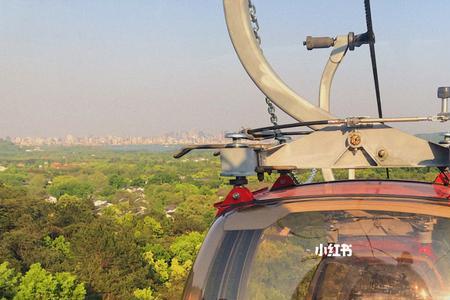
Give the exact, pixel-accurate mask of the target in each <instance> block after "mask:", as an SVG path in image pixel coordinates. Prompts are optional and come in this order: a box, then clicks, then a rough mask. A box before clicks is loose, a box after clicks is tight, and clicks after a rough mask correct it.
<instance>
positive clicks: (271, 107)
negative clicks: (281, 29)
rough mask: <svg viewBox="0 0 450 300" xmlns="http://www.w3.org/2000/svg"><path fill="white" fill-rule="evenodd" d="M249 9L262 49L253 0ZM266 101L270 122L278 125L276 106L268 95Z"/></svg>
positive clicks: (256, 36) (249, 3) (249, 1)
mask: <svg viewBox="0 0 450 300" xmlns="http://www.w3.org/2000/svg"><path fill="white" fill-rule="evenodd" d="M248 11H249V14H250V21H251V24H252V29H253V34H254V35H255V39H256V41H257V42H258V45H259V47H260V49H261V37H260V35H259V23H258V18H257V17H256V7H255V5H254V4H253V2H252V1H251V0H248ZM261 51H262V49H261ZM266 103H267V112H268V113H269V115H270V122H271V123H272V124H273V125H278V117H277V115H276V114H275V106H274V105H273V103H272V101H271V100H270V99H269V97H267V96H266Z"/></svg>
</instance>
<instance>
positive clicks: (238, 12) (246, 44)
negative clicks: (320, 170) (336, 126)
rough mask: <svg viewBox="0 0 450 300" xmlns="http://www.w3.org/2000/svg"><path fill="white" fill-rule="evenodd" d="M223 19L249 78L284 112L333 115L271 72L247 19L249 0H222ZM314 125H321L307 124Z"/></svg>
mask: <svg viewBox="0 0 450 300" xmlns="http://www.w3.org/2000/svg"><path fill="white" fill-rule="evenodd" d="M223 4H224V10H225V20H226V22H227V27H228V33H229V34H230V38H231V41H232V43H233V46H234V49H235V50H236V53H237V55H238V57H239V59H240V61H241V63H242V65H243V66H244V68H245V70H246V71H247V73H248V75H249V76H250V78H251V79H252V80H253V82H254V83H255V84H256V85H257V86H258V88H259V89H260V90H261V91H262V92H263V93H264V94H265V95H266V96H267V97H268V98H269V99H270V100H271V101H273V103H275V104H276V105H277V106H278V107H279V108H280V109H282V110H283V111H284V112H285V113H287V114H288V115H290V116H291V117H293V118H294V119H296V120H298V121H300V122H302V121H310V120H325V119H332V118H333V117H332V116H331V115H330V114H329V113H328V112H326V111H325V110H323V109H321V108H319V107H317V106H316V105H313V104H311V103H310V102H308V101H307V100H305V99H304V98H302V97H301V96H299V95H297V94H296V93H295V92H294V91H293V90H292V89H290V88H289V87H288V86H287V85H286V84H285V83H284V82H283V81H282V80H281V78H280V77H278V75H277V74H276V73H275V72H274V70H273V69H272V67H271V66H270V65H269V63H268V62H267V60H266V59H265V57H264V55H263V54H262V52H261V49H260V48H259V45H258V43H257V41H256V39H255V36H254V34H253V30H252V27H251V23H250V16H249V9H248V7H249V6H248V0H224V1H223ZM310 127H311V128H313V129H318V128H322V127H323V126H315V125H313V126H310Z"/></svg>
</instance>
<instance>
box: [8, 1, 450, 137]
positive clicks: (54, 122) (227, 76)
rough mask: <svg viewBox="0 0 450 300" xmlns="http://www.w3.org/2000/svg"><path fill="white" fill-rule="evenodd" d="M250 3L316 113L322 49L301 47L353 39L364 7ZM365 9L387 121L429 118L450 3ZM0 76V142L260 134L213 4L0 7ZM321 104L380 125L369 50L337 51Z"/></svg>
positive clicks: (262, 109)
mask: <svg viewBox="0 0 450 300" xmlns="http://www.w3.org/2000/svg"><path fill="white" fill-rule="evenodd" d="M254 2H255V4H256V6H257V15H258V19H259V22H260V26H261V36H262V40H263V49H264V53H265V55H266V56H267V57H268V59H269V61H270V62H271V64H272V66H273V67H274V69H275V70H276V71H277V72H278V73H279V74H280V76H281V77H282V78H284V79H285V81H286V82H287V83H288V84H289V85H290V86H291V87H292V88H293V89H295V90H296V91H298V92H299V93H300V94H301V95H303V96H304V97H306V98H308V99H310V101H312V102H314V103H316V102H317V97H318V85H319V80H320V75H321V73H322V70H323V67H324V65H325V62H326V60H327V58H328V55H329V50H315V51H309V52H308V51H306V49H305V48H304V47H303V46H302V41H303V40H304V37H305V36H306V35H331V36H335V35H337V34H346V33H348V32H349V31H354V32H356V33H360V32H363V31H364V30H365V20H364V8H363V1H362V0H358V1H353V0H352V1H350V0H345V1H342V0H334V1H331V0H329V1H325V0H323V1H306V0H305V1H300V0H299V1H293V0H292V1H273V0H272V1H269V0H255V1H254ZM372 11H373V19H374V21H373V23H374V28H375V33H376V37H377V44H376V48H377V59H378V63H379V76H380V85H381V93H382V98H383V103H384V113H385V115H386V116H397V115H402V116H410V115H431V114H435V113H437V112H438V110H439V109H440V107H439V102H438V100H437V98H436V89H437V87H438V86H439V85H450V54H449V46H450V31H449V29H450V18H449V13H448V12H449V11H450V1H445V0H442V1H422V0H421V1H419V0H416V1H411V0H407V1H406V0H403V1H400V0H397V1H394V0H373V1H372ZM0 66H1V68H0V70H1V71H0V99H1V100H0V103H1V106H0V136H7V135H10V136H16V135H20V136H25V135H36V136H61V135H65V134H68V133H71V134H74V135H88V134H95V135H106V134H113V135H145V136H150V135H157V134H161V133H165V132H170V131H177V130H189V129H194V128H196V129H203V130H205V131H209V132H214V131H219V130H234V129H239V128H240V127H241V126H258V125H265V124H268V116H267V113H266V106H265V104H264V98H263V96H262V94H261V93H260V92H259V90H258V89H257V88H256V87H255V86H254V85H253V83H252V82H251V81H250V79H249V78H248V77H247V75H246V74H245V72H244V70H243V68H242V67H241V65H240V63H239V62H238V60H237V57H236V55H235V53H234V50H233V49H232V47H231V43H230V41H229V37H228V33H227V31H226V26H225V21H224V18H223V8H222V2H221V1H219V0H202V1H200V0H189V1H188V0H185V1H175V0H173V1H169V0H147V1H130V0H126V1H125V0H123V1H109V0H108V1H107V0H105V1H96V0H89V1H50V0H48V1H47V0H36V1H0ZM331 107H332V112H333V113H334V114H335V115H337V116H351V115H372V116H375V115H376V104H375V97H374V91H373V82H372V73H371V67H370V59H369V53H368V47H367V46H363V47H361V48H359V49H357V50H356V51H353V52H349V53H348V54H347V56H346V58H345V61H344V63H343V64H342V65H341V68H340V69H339V70H338V73H337V74H336V78H335V82H334V85H333V89H332V104H331ZM281 119H282V120H284V121H290V120H289V119H288V118H281ZM448 127H449V125H448V124H447V125H443V124H436V125H431V126H430V125H428V124H422V125H420V126H419V125H417V124H416V125H412V126H408V127H403V128H405V129H407V130H409V131H415V132H429V131H433V130H440V131H442V130H447V129H448Z"/></svg>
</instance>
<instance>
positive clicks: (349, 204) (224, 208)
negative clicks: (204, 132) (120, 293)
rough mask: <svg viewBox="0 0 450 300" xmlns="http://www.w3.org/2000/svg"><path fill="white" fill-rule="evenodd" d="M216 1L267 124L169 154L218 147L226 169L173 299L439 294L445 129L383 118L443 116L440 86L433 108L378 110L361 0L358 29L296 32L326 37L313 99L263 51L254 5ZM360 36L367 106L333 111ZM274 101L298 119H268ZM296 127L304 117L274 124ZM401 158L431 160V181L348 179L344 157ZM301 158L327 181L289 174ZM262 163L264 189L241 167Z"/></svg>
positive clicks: (394, 162)
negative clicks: (360, 112)
mask: <svg viewBox="0 0 450 300" xmlns="http://www.w3.org/2000/svg"><path fill="white" fill-rule="evenodd" d="M223 3H224V10H225V19H226V23H227V27H228V32H229V34H230V38H231V41H232V43H233V47H234V49H235V50H236V54H237V56H238V58H239V60H240V61H241V63H242V65H243V67H244V69H245V70H246V72H247V74H248V75H249V76H250V78H251V79H252V81H253V82H254V83H255V84H256V86H257V87H258V88H259V89H260V90H261V92H262V93H263V94H264V96H265V100H266V103H267V105H268V106H269V108H268V112H269V114H270V121H271V123H272V125H271V126H267V127H262V128H255V129H248V128H247V129H243V130H240V131H239V132H236V133H230V134H227V137H228V138H231V139H232V141H231V142H230V143H228V144H210V145H192V146H187V147H185V148H183V149H181V151H180V152H179V153H178V154H176V155H175V157H176V158H179V157H181V156H183V155H185V154H186V153H188V152H189V151H191V150H194V149H217V150H216V151H217V152H216V154H217V155H220V159H221V162H222V173H221V175H222V176H229V177H233V178H234V179H232V180H230V183H231V184H232V185H233V186H234V187H233V188H232V190H231V192H230V193H229V195H228V196H227V198H226V199H225V200H224V201H223V202H221V203H218V204H217V205H216V207H217V208H218V217H217V219H216V220H215V222H214V224H213V225H212V227H211V229H210V231H209V233H208V235H207V236H206V239H205V241H204V243H203V245H202V247H201V249H200V252H199V254H198V257H197V259H196V262H195V264H194V266H193V269H192V271H191V274H190V276H189V278H188V281H187V283H186V287H185V291H184V296H183V297H184V299H186V300H187V299H189V300H197V299H202V300H203V299H205V300H218V299H224V300H234V299H258V300H264V299H277V300H278V299H289V300H297V299H311V300H315V299H319V300H334V299H338V300H359V299H365V300H370V299H396V300H398V299H408V300H411V299H412V300H414V299H423V300H425V299H442V300H444V299H446V300H447V299H450V187H449V173H448V169H449V167H450V148H449V147H450V133H446V134H443V139H442V140H441V141H439V142H436V141H435V142H431V141H426V140H424V139H420V138H418V137H416V136H413V135H410V134H407V133H404V132H402V131H400V130H397V129H394V128H392V127H390V126H388V125H387V124H389V123H397V122H439V123H444V122H447V121H449V120H450V113H449V110H448V99H450V87H440V88H438V93H437V96H438V98H440V100H441V111H440V113H438V114H436V115H433V116H422V117H404V116H402V117H391V118H384V117H383V114H382V106H381V96H380V95H381V94H380V88H379V83H378V71H377V65H376V59H375V46H374V45H375V34H374V31H373V25H372V17H371V9H370V2H369V0H364V9H365V16H366V25H367V30H366V31H365V32H363V33H360V34H355V33H354V32H349V33H348V34H343V35H337V36H336V37H311V36H309V37H307V38H306V41H305V43H304V45H305V46H306V48H307V49H308V50H313V49H320V48H332V51H331V54H330V57H329V59H328V61H327V63H326V65H325V69H324V71H323V73H322V78H321V80H320V90H319V101H318V106H316V105H314V104H312V103H311V102H310V101H308V100H307V99H305V98H303V97H302V96H300V95H299V94H297V93H296V92H294V91H293V90H292V89H291V88H289V87H288V86H287V85H286V84H285V83H284V82H283V81H282V79H281V78H280V77H279V76H278V75H277V74H276V73H275V71H274V70H273V68H272V67H271V66H270V64H269V63H268V61H267V60H266V58H265V57H264V54H263V51H262V49H261V36H260V34H259V28H260V25H259V23H258V19H257V16H256V9H255V6H254V5H253V4H252V3H251V2H250V1H249V0H224V2H223ZM343 5H344V4H343ZM300 19H301V16H300ZM363 45H368V46H369V50H370V58H371V62H372V72H373V78H374V87H375V95H376V100H377V108H378V117H376V118H371V117H362V116H359V117H358V116H356V117H355V116H350V117H346V118H336V117H334V116H333V115H332V114H331V112H330V91H331V85H332V81H333V77H334V75H335V73H336V71H337V69H338V67H339V65H340V64H341V63H342V62H343V59H344V56H345V55H346V54H348V53H350V52H351V51H353V50H355V49H357V48H359V47H362V46H363ZM348 98H349V99H350V98H352V95H351V93H349V95H348ZM353 100H354V99H353ZM274 105H276V106H277V107H278V108H280V109H281V110H282V111H284V112H285V113H287V114H288V115H289V116H291V117H292V118H293V119H295V120H296V121H297V122H296V123H291V124H281V125H280V124H278V123H277V122H278V119H277V116H276V114H275V108H274ZM246 113H247V112H246ZM297 127H303V128H304V127H308V128H306V129H307V130H306V131H305V130H302V131H285V130H286V129H291V128H297ZM447 129H448V127H447ZM292 136H297V137H299V138H297V139H293V138H292ZM267 140H272V141H271V142H269V143H267ZM402 167H407V168H416V167H433V168H438V169H439V170H440V172H441V175H440V176H439V177H438V179H437V180H436V182H435V183H434V184H428V183H419V182H406V181H390V180H373V181H360V180H355V169H363V168H369V169H370V168H386V171H387V172H386V175H387V179H389V171H388V170H389V168H402ZM301 169H303V170H304V169H313V170H317V169H321V170H322V175H323V177H324V180H325V181H326V182H324V183H316V184H299V183H298V182H296V180H295V177H293V176H292V174H293V173H292V172H293V171H295V170H301ZM334 169H348V171H349V179H351V180H349V181H343V182H342V181H341V182H336V181H334V180H335V178H334V174H333V170H334ZM272 172H278V173H279V174H280V177H279V178H278V180H277V182H275V184H274V185H273V187H272V188H271V189H270V190H263V191H257V192H253V193H252V192H250V191H249V190H248V189H247V188H246V187H245V185H246V183H247V179H246V176H252V175H257V176H258V179H259V180H263V179H264V174H265V173H272ZM438 183H439V184H438Z"/></svg>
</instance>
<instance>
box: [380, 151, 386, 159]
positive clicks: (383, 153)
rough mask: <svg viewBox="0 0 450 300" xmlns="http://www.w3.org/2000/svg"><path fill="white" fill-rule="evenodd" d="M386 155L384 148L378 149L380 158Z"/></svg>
mask: <svg viewBox="0 0 450 300" xmlns="http://www.w3.org/2000/svg"><path fill="white" fill-rule="evenodd" d="M385 156H386V151H385V150H384V149H381V150H380V151H378V157H379V158H384V157H385Z"/></svg>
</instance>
